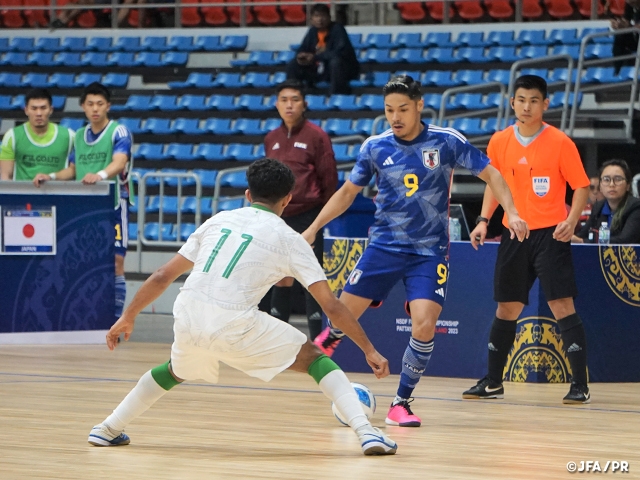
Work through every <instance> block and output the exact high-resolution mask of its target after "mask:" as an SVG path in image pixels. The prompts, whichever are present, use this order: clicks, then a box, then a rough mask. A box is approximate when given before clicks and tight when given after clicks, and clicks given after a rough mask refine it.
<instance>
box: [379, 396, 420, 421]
mask: <svg viewBox="0 0 640 480" xmlns="http://www.w3.org/2000/svg"><path fill="white" fill-rule="evenodd" d="M409 403H410V402H409V401H407V400H404V401H402V402H398V403H396V404H395V405H393V404H392V405H391V407H390V408H389V413H387V418H386V420H385V423H386V424H387V425H396V426H398V427H419V426H420V425H421V424H422V420H420V418H419V417H418V416H417V415H414V414H413V412H412V411H411V407H410V406H409Z"/></svg>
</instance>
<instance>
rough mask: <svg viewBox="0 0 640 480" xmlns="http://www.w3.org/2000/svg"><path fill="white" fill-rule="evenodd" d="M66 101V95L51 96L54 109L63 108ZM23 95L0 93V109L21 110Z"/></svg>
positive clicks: (22, 107)
mask: <svg viewBox="0 0 640 480" xmlns="http://www.w3.org/2000/svg"><path fill="white" fill-rule="evenodd" d="M66 103H67V97H65V96H62V95H53V96H52V106H53V108H54V109H55V110H64V106H65V104H66ZM23 109H24V95H16V96H14V97H12V96H11V95H0V110H23Z"/></svg>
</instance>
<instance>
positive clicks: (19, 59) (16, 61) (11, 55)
mask: <svg viewBox="0 0 640 480" xmlns="http://www.w3.org/2000/svg"><path fill="white" fill-rule="evenodd" d="M30 63H31V62H30V61H29V58H28V57H27V54H26V53H24V52H8V53H5V54H4V55H3V56H2V59H1V60H0V65H14V66H16V67H24V66H26V65H30Z"/></svg>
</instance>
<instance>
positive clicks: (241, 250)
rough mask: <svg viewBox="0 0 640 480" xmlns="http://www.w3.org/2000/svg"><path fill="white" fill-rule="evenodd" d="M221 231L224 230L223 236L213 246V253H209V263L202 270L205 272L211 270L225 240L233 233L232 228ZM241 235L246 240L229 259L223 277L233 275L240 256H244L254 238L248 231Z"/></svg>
mask: <svg viewBox="0 0 640 480" xmlns="http://www.w3.org/2000/svg"><path fill="white" fill-rule="evenodd" d="M221 232H222V237H220V240H218V243H216V246H215V247H214V248H213V251H212V252H211V255H209V258H208V259H207V263H206V264H205V265H204V269H203V270H202V271H203V272H204V273H209V270H211V265H212V264H213V261H214V260H215V259H216V257H217V256H218V253H220V250H221V249H222V246H223V245H224V242H226V241H227V238H229V235H231V233H232V232H231V230H229V229H228V228H223V229H222V230H221ZM240 237H242V238H243V239H244V242H242V243H241V244H240V246H239V247H238V249H237V250H236V253H235V254H234V255H233V258H231V260H230V261H229V264H228V265H227V268H225V269H224V272H223V273H222V277H223V278H229V275H231V272H233V269H234V268H235V266H236V265H237V264H238V261H239V260H240V257H242V254H243V253H244V252H245V250H246V249H247V247H248V246H249V244H250V243H251V240H253V237H252V236H251V235H247V234H246V233H243V234H242V235H240Z"/></svg>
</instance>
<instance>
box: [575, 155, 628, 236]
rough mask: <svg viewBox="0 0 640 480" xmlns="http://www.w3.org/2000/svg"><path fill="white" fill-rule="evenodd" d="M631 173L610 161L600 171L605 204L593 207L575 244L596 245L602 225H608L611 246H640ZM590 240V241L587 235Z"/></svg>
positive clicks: (625, 163)
mask: <svg viewBox="0 0 640 480" xmlns="http://www.w3.org/2000/svg"><path fill="white" fill-rule="evenodd" d="M631 178H632V175H631V170H630V169H629V166H628V165H627V162H625V161H624V160H609V161H607V162H605V163H604V164H603V165H602V168H601V169H600V190H601V191H602V194H603V195H604V200H601V201H599V202H597V203H596V204H595V205H594V206H593V210H592V212H591V215H590V216H589V220H588V221H587V223H586V224H585V225H584V227H582V229H581V230H580V231H579V232H578V234H577V235H574V236H573V238H572V241H573V242H574V243H590V242H596V241H597V238H596V237H597V236H596V235H595V232H597V231H598V228H600V225H601V224H602V222H607V223H608V224H609V229H610V230H611V240H610V243H614V244H629V243H640V199H638V198H635V197H634V196H633V195H631V193H630V189H631ZM590 232H592V233H594V235H592V239H591V240H589V238H590V237H589V233H590Z"/></svg>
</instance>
